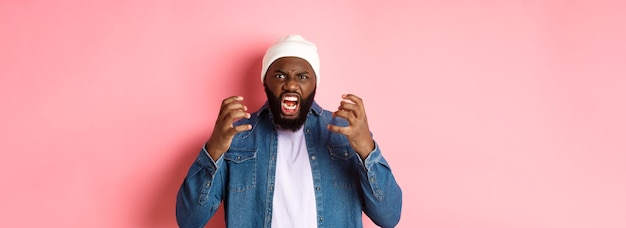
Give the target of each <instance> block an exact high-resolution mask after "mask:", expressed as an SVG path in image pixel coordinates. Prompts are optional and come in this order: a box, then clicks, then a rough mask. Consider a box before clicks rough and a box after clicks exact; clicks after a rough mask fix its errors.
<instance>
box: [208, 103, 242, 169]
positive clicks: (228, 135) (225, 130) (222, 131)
mask: <svg viewBox="0 0 626 228" xmlns="http://www.w3.org/2000/svg"><path fill="white" fill-rule="evenodd" d="M242 101H243V97H241V96H232V97H229V98H226V99H224V100H223V101H222V107H221V108H220V113H219V115H218V117H217V120H216V121H215V126H214V127H213V133H211V138H209V141H207V143H206V150H207V151H208V152H209V155H211V158H213V160H217V159H218V158H219V157H220V156H222V154H224V153H226V151H228V148H229V147H230V143H231V142H232V141H233V137H234V136H235V134H237V133H239V132H242V131H247V130H250V129H252V125H250V124H243V125H239V126H234V125H233V123H234V122H235V121H237V120H239V119H241V118H246V119H249V118H250V113H248V112H247V111H248V107H246V106H245V105H244V104H243V103H242Z"/></svg>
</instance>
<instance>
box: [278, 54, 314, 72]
mask: <svg viewBox="0 0 626 228" xmlns="http://www.w3.org/2000/svg"><path fill="white" fill-rule="evenodd" d="M269 68H270V69H284V68H293V70H308V71H310V73H314V72H313V68H312V67H311V64H309V62H308V61H306V60H304V59H303V58H299V57H282V58H278V59H276V60H275V61H274V62H272V64H271V65H270V67H269Z"/></svg>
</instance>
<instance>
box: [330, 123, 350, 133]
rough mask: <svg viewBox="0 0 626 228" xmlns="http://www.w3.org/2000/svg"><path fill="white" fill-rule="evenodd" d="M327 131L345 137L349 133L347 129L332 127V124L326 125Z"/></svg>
mask: <svg viewBox="0 0 626 228" xmlns="http://www.w3.org/2000/svg"><path fill="white" fill-rule="evenodd" d="M328 130H329V131H332V132H337V133H339V134H342V135H347V134H348V133H349V131H350V129H349V127H340V126H337V125H333V124H329V125H328Z"/></svg>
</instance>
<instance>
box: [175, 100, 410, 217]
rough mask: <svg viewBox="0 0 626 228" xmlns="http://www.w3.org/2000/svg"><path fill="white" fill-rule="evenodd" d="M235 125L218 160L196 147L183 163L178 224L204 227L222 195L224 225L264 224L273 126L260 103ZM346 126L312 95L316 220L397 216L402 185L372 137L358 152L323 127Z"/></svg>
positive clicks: (308, 132) (307, 128)
mask: <svg viewBox="0 0 626 228" xmlns="http://www.w3.org/2000/svg"><path fill="white" fill-rule="evenodd" d="M240 124H251V125H252V129H251V130H249V131H244V132H240V133H237V134H236V135H235V136H234V138H233V141H232V143H231V146H230V148H229V149H228V151H227V152H226V153H224V154H223V155H222V156H221V157H220V158H219V159H217V161H213V159H212V158H211V157H210V156H209V155H208V153H207V151H206V149H205V148H204V147H203V148H202V151H200V154H199V155H198V157H197V159H196V160H195V162H194V163H193V164H192V166H191V168H189V172H188V173H187V177H186V178H185V180H184V182H183V184H182V186H181V187H180V190H179V191H178V196H177V199H176V220H177V222H178V225H179V226H180V227H183V228H186V227H204V226H205V224H206V223H207V222H208V220H209V219H210V218H211V217H212V216H213V214H214V213H215V212H216V211H217V209H218V207H219V205H220V202H222V200H223V201H224V207H225V208H224V209H225V217H226V225H227V226H228V227H270V226H271V219H272V199H273V195H274V177H275V172H276V147H277V134H276V128H275V127H274V123H273V121H272V115H271V113H270V110H269V108H268V104H267V103H266V104H265V105H263V107H261V109H260V110H259V111H257V112H255V113H253V114H252V115H251V117H250V119H242V120H240V121H238V122H237V123H235V125H240ZM328 124H335V125H339V126H347V121H346V120H345V119H342V118H336V117H333V116H332V113H331V112H329V111H327V110H323V109H322V108H321V107H320V106H318V105H317V104H316V103H315V102H314V103H313V105H312V106H311V111H309V113H308V114H307V120H306V122H305V124H304V134H305V141H306V147H307V151H308V154H309V161H310V163H311V171H312V174H313V186H314V188H315V191H314V192H315V202H316V209H317V226H318V227H362V226H363V224H362V212H365V214H366V215H367V216H368V217H369V218H370V219H371V220H372V221H373V222H374V223H376V224H377V225H379V226H381V227H393V226H395V225H396V224H397V223H398V222H399V220H400V212H401V208H402V192H401V190H400V187H399V186H398V184H397V183H396V180H395V178H394V177H393V174H392V173H391V169H390V167H389V164H387V161H385V159H384V158H383V156H382V154H381V152H380V149H379V147H378V144H376V143H375V148H374V150H373V151H372V152H371V153H370V155H369V156H368V157H367V158H366V159H365V161H363V160H361V158H360V156H359V155H358V154H357V153H356V152H355V151H354V150H353V149H352V147H351V146H350V143H349V142H348V139H347V138H346V137H345V136H344V135H342V134H339V133H335V132H331V131H329V130H328V128H327V125H328Z"/></svg>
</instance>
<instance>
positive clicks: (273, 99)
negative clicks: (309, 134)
mask: <svg viewBox="0 0 626 228" xmlns="http://www.w3.org/2000/svg"><path fill="white" fill-rule="evenodd" d="M264 83H265V93H266V95H267V100H268V103H269V106H270V110H271V112H272V116H273V117H274V123H275V124H276V125H278V126H279V127H280V128H282V129H288V130H292V131H295V130H298V129H300V127H302V125H303V124H304V121H305V120H306V115H307V113H308V112H309V109H310V108H311V105H312V104H313V98H314V97H315V87H316V85H315V83H316V75H315V72H314V71H313V68H311V65H310V64H309V63H308V62H307V61H306V60H304V59H301V58H297V57H283V58H279V59H277V60H276V61H274V62H273V63H272V64H271V65H270V66H269V68H268V69H267V73H266V75H265V81H264Z"/></svg>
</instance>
